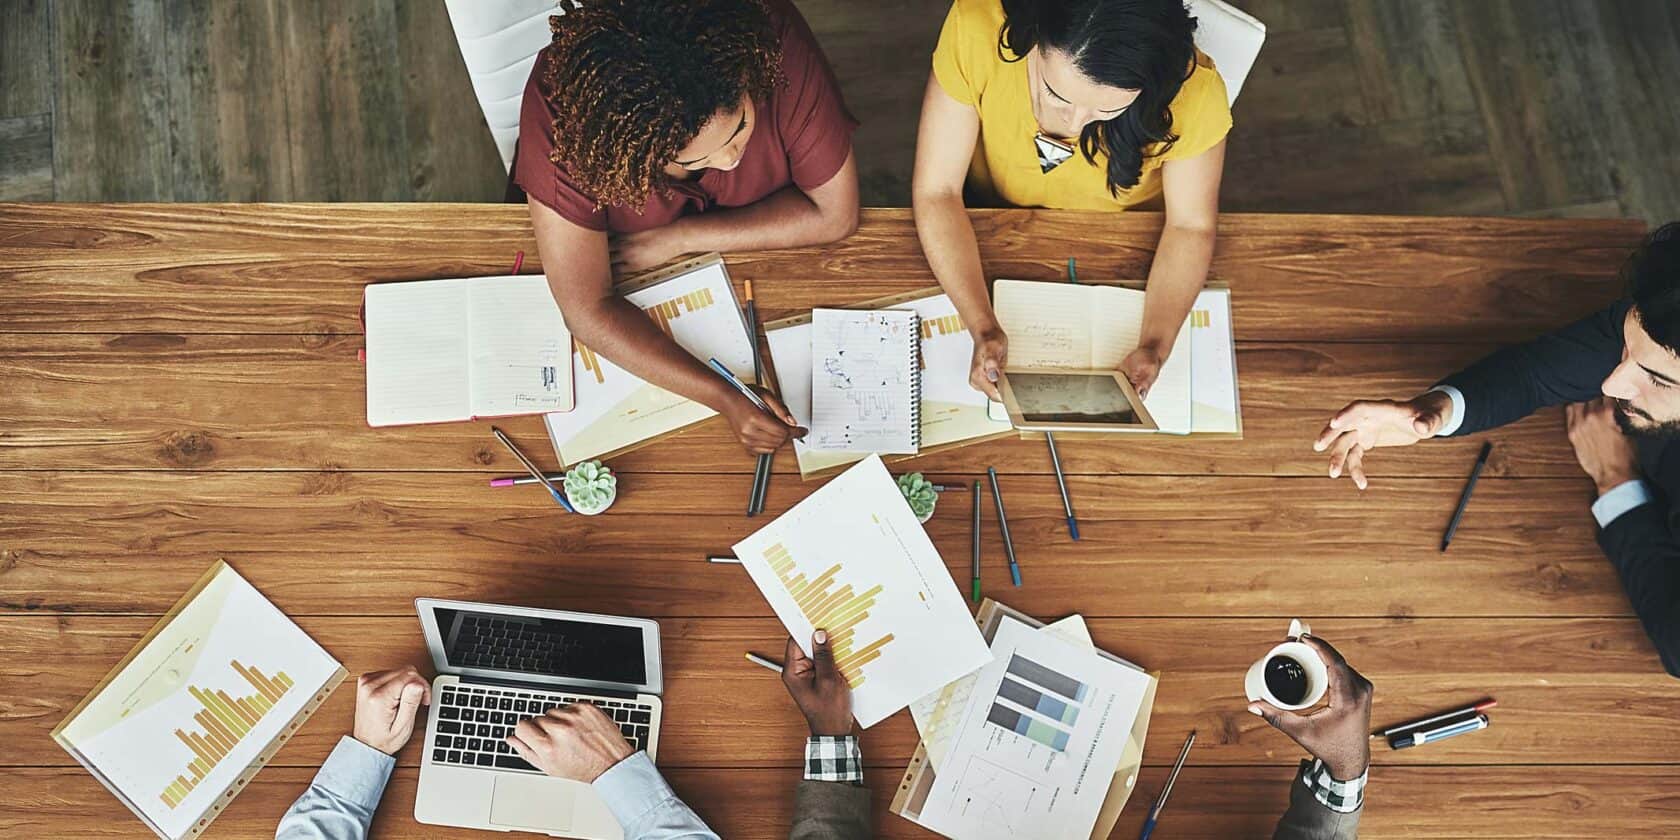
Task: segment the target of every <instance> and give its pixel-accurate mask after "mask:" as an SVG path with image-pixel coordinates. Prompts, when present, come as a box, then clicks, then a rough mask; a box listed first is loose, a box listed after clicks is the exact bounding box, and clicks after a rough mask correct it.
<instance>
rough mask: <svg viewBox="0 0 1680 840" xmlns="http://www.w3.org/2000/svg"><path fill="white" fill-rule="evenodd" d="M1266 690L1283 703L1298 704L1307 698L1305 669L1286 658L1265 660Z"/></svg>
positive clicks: (1277, 657)
mask: <svg viewBox="0 0 1680 840" xmlns="http://www.w3.org/2000/svg"><path fill="white" fill-rule="evenodd" d="M1266 690H1267V691H1270V692H1271V693H1272V696H1273V697H1276V698H1277V699H1279V700H1282V701H1283V702H1284V703H1287V704H1290V705H1294V704H1296V703H1300V702H1301V701H1302V700H1304V699H1306V696H1307V669H1306V668H1305V667H1303V666H1302V665H1301V663H1299V662H1297V661H1295V660H1294V659H1292V658H1290V657H1288V656H1274V657H1272V658H1271V659H1268V660H1266Z"/></svg>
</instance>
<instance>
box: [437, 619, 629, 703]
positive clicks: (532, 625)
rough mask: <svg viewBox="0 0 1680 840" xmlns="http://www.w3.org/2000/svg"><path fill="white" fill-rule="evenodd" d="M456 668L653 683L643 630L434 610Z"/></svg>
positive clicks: (449, 661) (446, 656) (446, 658)
mask: <svg viewBox="0 0 1680 840" xmlns="http://www.w3.org/2000/svg"><path fill="white" fill-rule="evenodd" d="M432 618H433V619H434V620H435V621H436V622H437V628H438V633H439V635H441V636H442V637H443V656H444V661H445V662H446V663H447V664H448V665H449V667H451V668H477V669H486V670H495V671H509V672H513V673H520V674H532V675H538V676H543V677H553V678H561V679H566V680H596V681H599V682H610V683H624V684H628V685H639V684H643V683H646V682H647V681H648V675H647V663H646V661H645V658H644V650H645V648H644V639H643V638H642V629H641V628H639V627H627V626H623V625H617V624H596V623H592V622H582V621H569V620H566V619H561V618H545V617H536V616H524V615H510V614H508V613H498V612H478V611H474V610H460V609H451V608H447V607H441V606H434V607H432Z"/></svg>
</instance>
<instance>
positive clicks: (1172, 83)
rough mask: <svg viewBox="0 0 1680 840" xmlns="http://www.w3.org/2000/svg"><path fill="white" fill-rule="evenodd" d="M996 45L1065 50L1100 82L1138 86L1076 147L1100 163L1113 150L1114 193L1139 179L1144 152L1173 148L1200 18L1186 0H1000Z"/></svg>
mask: <svg viewBox="0 0 1680 840" xmlns="http://www.w3.org/2000/svg"><path fill="white" fill-rule="evenodd" d="M1002 2H1003V16H1004V23H1003V29H1002V31H1000V32H999V33H998V52H999V54H1000V55H1004V58H1005V60H1010V59H1008V57H1007V55H1006V54H1004V53H1003V48H1005V47H1008V48H1009V51H1010V52H1012V53H1014V54H1015V56H1016V59H1014V60H1020V59H1023V58H1025V57H1026V55H1027V52H1028V51H1030V50H1031V49H1032V48H1033V47H1035V46H1039V47H1045V48H1048V49H1053V50H1056V51H1058V52H1061V53H1064V54H1066V55H1067V56H1068V57H1069V58H1071V59H1072V60H1073V64H1074V66H1075V67H1077V68H1079V72H1080V73H1082V74H1084V75H1085V77H1086V78H1088V79H1090V80H1091V81H1094V82H1096V83H1098V84H1102V85H1108V86H1110V87H1117V88H1124V89H1126V90H1136V91H1140V93H1139V94H1138V98H1137V101H1135V102H1133V103H1132V104H1131V106H1130V107H1128V108H1127V109H1126V111H1125V112H1124V113H1122V114H1120V115H1119V116H1116V117H1114V118H1113V119H1109V120H1101V121H1098V122H1094V123H1091V124H1090V125H1087V126H1085V129H1084V131H1082V132H1081V133H1080V135H1079V149H1080V151H1082V152H1084V153H1085V159H1086V160H1087V161H1090V162H1092V163H1095V162H1096V159H1097V152H1098V151H1102V152H1105V153H1106V154H1107V155H1108V191H1109V193H1110V194H1111V195H1114V194H1118V193H1119V191H1120V190H1123V189H1130V188H1132V187H1134V186H1137V182H1138V178H1139V177H1141V176H1142V174H1143V158H1144V156H1145V151H1146V150H1149V149H1150V147H1152V146H1153V147H1154V148H1153V150H1150V151H1149V152H1148V153H1149V156H1151V157H1154V156H1157V155H1160V154H1162V153H1164V152H1165V151H1166V150H1167V149H1170V148H1172V144H1173V142H1174V141H1176V140H1178V135H1176V134H1173V133H1172V122H1173V117H1172V110H1171V108H1170V106H1171V105H1172V101H1173V98H1174V97H1176V96H1178V91H1179V89H1180V88H1182V87H1183V86H1184V82H1185V80H1186V79H1188V78H1190V73H1191V72H1192V71H1193V70H1194V69H1195V60H1196V44H1195V34H1196V19H1195V18H1194V17H1191V16H1190V12H1189V10H1187V9H1186V8H1185V7H1184V3H1183V2H1182V0H1002Z"/></svg>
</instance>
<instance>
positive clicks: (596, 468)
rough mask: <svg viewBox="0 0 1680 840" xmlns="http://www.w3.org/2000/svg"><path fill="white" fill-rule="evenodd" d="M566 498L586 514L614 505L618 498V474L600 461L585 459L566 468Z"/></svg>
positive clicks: (592, 513) (593, 513) (589, 514)
mask: <svg viewBox="0 0 1680 840" xmlns="http://www.w3.org/2000/svg"><path fill="white" fill-rule="evenodd" d="M565 488H566V500H567V501H569V502H571V503H572V507H573V508H575V509H576V510H577V512H578V513H581V514H583V515H585V516H594V515H595V514H597V513H600V512H601V511H604V510H606V509H607V508H609V507H612V503H613V500H614V499H617V498H618V476H616V475H613V471H612V469H611V468H609V467H607V466H605V465H603V464H602V463H601V462H600V461H584V462H583V463H581V464H578V465H577V466H575V467H572V468H571V469H569V470H566V480H565Z"/></svg>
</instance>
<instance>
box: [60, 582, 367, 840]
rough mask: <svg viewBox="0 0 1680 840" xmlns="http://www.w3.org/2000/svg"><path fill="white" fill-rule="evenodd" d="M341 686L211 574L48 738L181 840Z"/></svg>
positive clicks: (313, 651) (307, 642)
mask: <svg viewBox="0 0 1680 840" xmlns="http://www.w3.org/2000/svg"><path fill="white" fill-rule="evenodd" d="M344 676H345V673H344V669H343V668H342V667H340V665H339V663H338V661H337V660H335V659H333V657H332V656H331V655H330V654H328V653H327V652H326V651H325V650H323V649H321V647H320V646H319V645H317V644H315V642H314V640H312V639H310V638H309V636H308V635H307V634H305V633H304V632H303V631H302V630H301V629H299V628H298V626H297V625H296V624H293V623H292V621H291V619H289V618H287V617H286V616H285V614H283V613H281V612H280V611H279V610H278V609H276V608H275V607H274V605H273V604H272V603H270V602H269V601H268V600H267V599H265V598H264V597H263V596H262V594H261V593H259V592H257V590H256V589H255V588H254V587H252V586H251V584H250V583H248V582H246V580H245V579H244V578H242V577H240V576H239V574H238V573H237V572H235V571H234V570H233V569H232V568H231V567H229V566H226V565H222V564H218V565H217V567H215V569H213V570H212V573H211V574H210V575H207V576H206V578H205V579H204V580H202V581H201V582H200V585H199V586H198V587H197V589H196V591H195V592H194V593H193V594H192V595H191V596H190V597H188V598H185V599H183V600H182V602H181V603H180V604H178V605H177V607H176V610H175V612H174V613H173V615H172V616H170V617H169V618H168V619H166V620H165V621H164V622H160V623H159V625H158V626H157V627H156V628H154V629H153V631H152V636H151V637H150V638H149V639H147V640H146V641H145V642H144V643H143V644H141V645H140V646H139V647H137V648H136V649H135V650H134V652H133V653H131V654H130V658H129V659H128V660H127V661H126V662H124V663H123V664H122V665H121V666H120V667H118V668H117V669H115V670H113V671H112V672H111V673H110V674H109V675H107V677H106V682H105V683H104V684H103V685H102V686H101V687H100V688H98V689H97V690H96V691H94V693H93V694H91V695H90V696H89V697H88V698H87V699H86V700H85V701H83V703H82V705H81V706H79V707H77V709H76V710H75V711H74V712H72V713H71V715H70V716H69V717H68V718H66V719H65V721H64V723H63V724H61V725H60V726H59V728H58V729H56V730H54V732H53V737H54V739H55V740H57V741H58V743H59V744H60V745H61V746H63V747H64V748H65V749H67V750H69V751H70V753H71V755H73V756H75V757H76V759H77V760H78V761H80V762H82V764H83V765H85V766H86V767H88V769H89V770H90V771H92V772H93V773H94V774H95V775H96V776H97V777H98V778H99V780H100V781H101V782H103V783H104V784H105V786H106V787H108V788H110V789H111V791H112V792H113V793H115V794H117V796H118V797H120V798H121V799H122V801H123V803H124V804H126V805H127V806H128V807H129V809H130V810H132V811H133V812H134V813H135V814H136V815H137V816H139V817H140V818H141V819H142V820H144V821H145V822H146V824H147V825H148V826H149V827H150V828H151V829H152V830H153V831H154V832H156V833H157V834H159V835H161V836H163V837H167V838H180V837H185V836H188V835H190V834H192V833H193V832H195V831H199V830H202V828H203V826H202V822H203V821H205V820H206V819H208V818H211V817H214V816H215V814H216V813H217V810H216V806H217V804H218V803H219V802H221V803H225V801H226V800H225V799H224V798H223V796H222V795H223V793H225V792H227V791H229V790H238V789H239V787H238V785H237V782H238V781H239V780H240V779H244V780H246V781H247V782H249V779H250V777H249V773H250V771H251V768H253V767H254V766H256V767H260V766H261V761H262V758H263V756H265V755H266V754H267V752H268V750H269V749H270V748H271V747H273V746H275V745H277V744H278V743H280V742H281V741H283V740H284V738H285V736H286V734H287V733H288V732H289V731H290V727H291V725H292V723H293V721H295V720H298V719H299V718H300V716H302V715H304V714H306V713H307V710H308V709H309V708H312V703H314V702H315V700H316V698H317V697H324V696H325V694H326V692H328V691H330V690H331V689H332V687H334V686H336V685H337V684H338V682H339V681H341V680H342V679H343V678H344Z"/></svg>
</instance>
